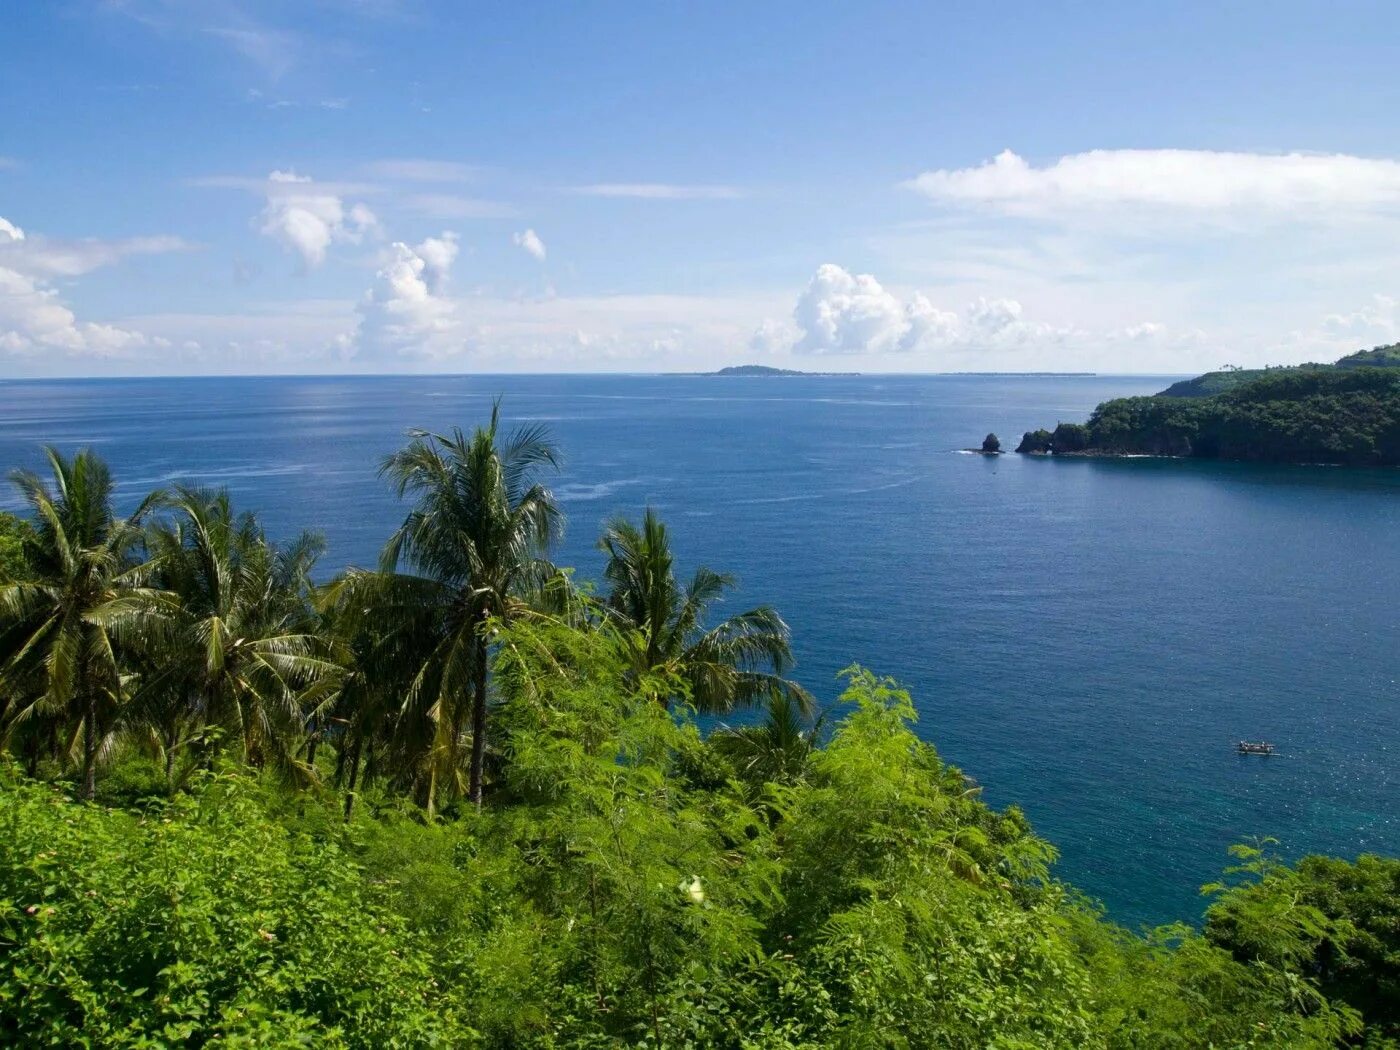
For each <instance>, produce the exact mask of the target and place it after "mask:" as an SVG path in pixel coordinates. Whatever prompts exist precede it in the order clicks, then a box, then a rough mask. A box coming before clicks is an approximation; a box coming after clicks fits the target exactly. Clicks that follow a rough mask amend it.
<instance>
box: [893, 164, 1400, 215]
mask: <svg viewBox="0 0 1400 1050" xmlns="http://www.w3.org/2000/svg"><path fill="white" fill-rule="evenodd" d="M905 185H907V186H908V187H909V188H911V189H914V190H916V191H918V192H919V193H922V194H924V195H925V196H927V197H929V198H930V199H932V200H934V201H936V202H939V203H941V204H945V205H954V206H959V205H960V206H971V207H980V208H986V209H988V210H993V211H997V212H1001V213H1004V214H1008V215H1018V216H1026V217H1044V216H1054V215H1056V214H1076V215H1078V214H1083V213H1085V212H1095V211H1115V212H1121V211H1123V210H1138V211H1144V212H1175V213H1189V214H1191V215H1193V216H1194V217H1198V218H1209V217H1211V216H1218V217H1229V216H1240V215H1255V216H1260V217H1265V218H1274V217H1280V216H1282V217H1286V218H1289V219H1307V218H1314V217H1318V216H1324V215H1335V214H1339V213H1340V214H1346V213H1353V214H1354V213H1357V212H1365V211H1374V210H1377V209H1384V210H1400V162H1397V161H1393V160H1374V159H1370V158H1365V157H1355V156H1350V155H1347V154H1341V153H1333V154H1313V153H1230V152H1215V151H1210V150H1181V149H1139V150H1092V151H1090V152H1088V153H1075V154H1070V155H1068V156H1063V157H1060V158H1059V159H1058V160H1056V161H1054V162H1053V163H1050V164H1046V165H1044V166H1043V167H1036V166H1035V165H1033V164H1031V163H1030V162H1028V161H1026V160H1025V159H1024V158H1022V157H1021V156H1019V155H1017V154H1016V153H1013V152H1011V151H1010V150H1004V151H1003V152H1001V153H1000V154H998V155H997V156H996V157H994V158H993V159H992V160H989V161H987V162H986V163H984V164H980V165H978V166H976V167H971V168H951V169H950V168H940V169H937V170H933V171H926V172H924V173H923V174H921V175H918V176H917V177H915V178H914V179H911V180H910V181H909V182H908V183H906V184H905Z"/></svg>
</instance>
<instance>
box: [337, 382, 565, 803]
mask: <svg viewBox="0 0 1400 1050" xmlns="http://www.w3.org/2000/svg"><path fill="white" fill-rule="evenodd" d="M499 424H500V405H499V403H498V404H497V405H495V406H494V407H493V408H492V410H491V422H490V424H489V425H488V426H486V427H478V428H477V429H476V430H475V432H473V434H472V435H471V436H470V437H467V436H466V435H465V434H463V432H462V431H461V430H460V429H454V430H453V431H452V433H450V434H433V433H430V432H428V431H424V430H414V431H410V432H409V436H410V438H411V439H412V440H411V441H410V442H409V443H408V444H407V445H406V446H405V447H404V448H402V449H400V450H399V451H398V452H395V453H394V454H393V455H391V456H389V457H388V458H387V459H386V460H385V461H384V464H383V466H382V467H381V469H380V473H381V474H382V475H383V476H385V477H387V478H389V479H390V480H391V481H392V482H393V484H394V487H395V490H396V492H397V494H398V496H399V498H401V499H402V498H403V497H404V496H406V495H412V496H413V497H414V499H415V502H414V504H413V508H412V509H411V510H410V511H409V513H408V515H407V516H406V517H405V518H404V522H403V524H402V525H401V526H400V527H399V528H398V530H397V531H396V532H395V533H394V534H393V536H392V537H391V538H390V539H389V542H388V543H387V544H386V545H385V548H384V552H383V555H382V556H381V558H380V567H379V572H378V573H364V572H352V573H351V574H350V575H349V576H347V578H346V580H345V581H344V583H343V584H342V585H341V587H340V588H339V591H340V593H341V594H342V595H343V597H344V601H345V603H346V606H347V608H349V609H351V610H355V609H359V610H361V611H362V612H364V613H365V614H367V615H368V616H370V617H372V618H373V621H375V624H374V633H375V634H376V635H377V637H378V638H379V642H378V646H377V648H376V652H375V656H374V663H375V664H376V669H377V672H388V673H390V674H393V673H394V669H395V668H397V669H398V673H399V674H400V675H401V676H402V680H403V681H404V683H405V687H404V691H403V694H402V697H403V699H402V704H401V709H400V711H399V714H398V718H397V733H396V735H397V741H396V744H395V747H396V749H397V751H398V756H399V759H400V761H401V763H403V764H404V766H405V768H408V769H410V770H411V771H412V774H411V775H412V776H413V777H414V778H415V779H417V781H418V790H419V794H420V797H421V798H422V799H423V801H424V804H425V805H426V807H427V808H428V809H429V810H430V811H431V810H432V808H433V806H434V805H435V802H436V797H437V795H438V793H439V791H440V790H441V787H442V784H440V781H444V780H453V779H455V778H457V777H458V776H459V775H460V770H461V750H462V747H463V742H464V741H465V740H466V739H470V744H471V754H470V761H469V766H468V782H467V795H468V797H469V798H470V799H471V801H472V802H473V803H475V804H477V805H480V804H481V797H482V771H483V768H484V764H485V757H486V732H487V727H486V720H487V671H488V665H489V662H490V646H489V639H488V638H487V636H486V633H485V627H486V624H487V621H488V620H490V619H491V618H492V617H501V618H510V617H512V616H515V615H518V614H519V613H520V612H521V611H522V610H523V609H524V608H526V607H527V604H528V600H529V599H530V597H531V596H532V595H534V594H537V593H538V592H539V591H540V589H541V588H542V587H543V586H545V585H551V586H553V585H557V583H558V573H557V570H555V569H554V567H553V566H552V565H551V564H550V563H549V562H548V561H547V560H546V557H545V556H546V555H547V553H548V551H549V548H550V546H551V545H552V544H553V543H554V541H555V540H556V539H557V538H558V536H559V533H560V531H561V528H562V521H563V519H562V516H561V515H560V512H559V508H558V505H557V504H556V503H555V500H554V497H553V495H552V494H551V493H550V491H549V489H548V488H546V487H545V486H544V485H543V483H542V482H541V481H540V475H541V472H542V471H543V470H544V469H545V468H551V469H557V468H558V466H559V454H558V452H557V450H556V448H555V446H554V444H553V443H552V442H551V441H550V440H549V436H548V433H547V432H546V431H545V430H544V429H543V428H541V427H538V426H533V427H525V428H523V429H520V430H518V431H516V432H515V433H514V434H512V435H511V436H510V438H509V439H508V440H506V441H505V443H504V444H502V443H501V441H500V438H499V436H498V435H499ZM401 565H406V566H407V567H408V568H409V569H411V570H413V571H412V572H411V573H405V572H400V571H399V569H400V566H401ZM468 722H469V723H470V725H468Z"/></svg>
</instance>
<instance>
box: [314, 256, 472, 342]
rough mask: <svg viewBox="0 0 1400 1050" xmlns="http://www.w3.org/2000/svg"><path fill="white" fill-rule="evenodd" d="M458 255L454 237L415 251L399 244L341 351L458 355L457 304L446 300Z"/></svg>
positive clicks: (362, 305)
mask: <svg viewBox="0 0 1400 1050" xmlns="http://www.w3.org/2000/svg"><path fill="white" fill-rule="evenodd" d="M457 252H458V244H457V235H456V234H455V233H444V234H442V235H441V236H439V237H429V238H427V239H425V240H424V241H423V242H422V243H421V244H417V245H414V246H409V245H408V244H405V243H404V242H403V241H395V242H394V243H393V244H392V245H391V246H390V248H389V250H388V253H387V254H386V256H385V259H384V262H383V265H382V266H381V267H380V269H379V271H378V273H376V274H375V281H374V286H373V287H372V288H370V290H369V291H368V292H366V293H365V296H364V299H363V300H361V302H360V305H359V307H358V311H359V315H360V321H359V325H358V327H357V328H356V330H355V332H354V334H353V335H351V336H349V337H346V338H344V339H342V340H341V345H342V347H343V348H344V349H345V350H346V351H348V352H349V353H350V354H351V355H352V356H353V355H360V354H363V355H388V356H399V357H402V356H408V357H428V358H442V357H447V356H449V355H451V354H453V353H456V352H460V351H461V350H462V349H463V348H464V337H463V333H462V327H461V322H460V321H459V319H458V317H457V305H456V303H455V302H454V301H453V300H452V299H451V298H449V297H448V296H447V295H446V290H447V283H448V278H449V276H450V273H451V269H452V264H453V262H454V261H455V260H456V258H457Z"/></svg>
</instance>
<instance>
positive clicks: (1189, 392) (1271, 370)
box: [1160, 343, 1400, 397]
mask: <svg viewBox="0 0 1400 1050" xmlns="http://www.w3.org/2000/svg"><path fill="white" fill-rule="evenodd" d="M1348 368H1400V343H1393V344H1391V345H1390V346H1377V347H1373V348H1372V349H1370V350H1358V351H1356V352H1355V353H1354V354H1347V356H1346V357H1343V358H1340V359H1338V360H1337V361H1335V362H1333V363H1332V364H1330V365H1324V364H1317V363H1312V364H1305V365H1287V366H1286V365H1271V366H1269V367H1267V368H1238V367H1235V366H1229V365H1227V366H1226V367H1225V368H1222V369H1220V370H1219V371H1216V372H1207V373H1206V374H1205V375H1200V376H1196V378H1194V379H1183V380H1181V381H1180V382H1176V383H1173V384H1172V385H1171V386H1169V387H1167V389H1165V390H1163V391H1162V393H1161V395H1160V396H1162V397H1213V396H1214V395H1216V394H1223V393H1225V392H1226V391H1228V390H1233V389H1235V387H1238V386H1242V385H1243V384H1245V383H1252V382H1253V381H1254V380H1256V379H1260V378H1262V377H1264V376H1272V375H1275V374H1277V373H1279V372H1292V373H1298V372H1328V371H1334V370H1336V369H1348Z"/></svg>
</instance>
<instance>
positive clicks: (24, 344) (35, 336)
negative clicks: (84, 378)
mask: <svg viewBox="0 0 1400 1050" xmlns="http://www.w3.org/2000/svg"><path fill="white" fill-rule="evenodd" d="M160 342H161V341H159V340H150V339H147V338H146V336H144V335H142V334H141V333H140V332H133V331H130V330H129V329H125V328H119V327H117V326H115V325H107V324H93V323H91V322H86V321H79V320H78V319H77V317H76V316H75V315H74V313H73V311H72V310H70V309H69V308H68V307H67V306H66V305H64V303H63V301H62V300H61V299H60V298H59V295H58V292H57V291H55V290H54V289H53V288H50V287H49V286H47V285H46V284H44V283H43V282H41V281H38V280H36V279H35V278H32V277H29V276H26V275H25V274H22V273H20V272H19V271H17V270H11V269H9V268H8V267H5V266H0V351H4V352H6V353H11V354H24V355H28V354H40V353H43V352H44V351H46V350H57V351H62V352H64V353H68V354H79V355H82V354H90V355H98V356H110V355H115V354H120V353H121V352H122V351H125V350H131V349H135V348H137V347H148V346H152V345H159V343H160Z"/></svg>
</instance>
